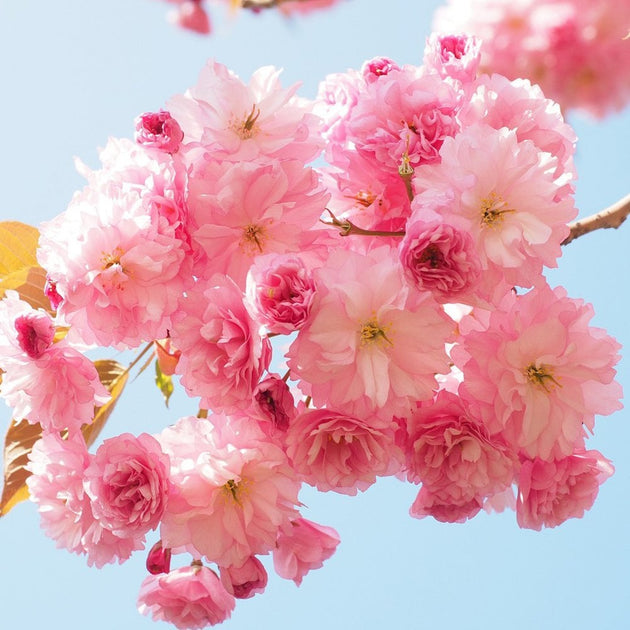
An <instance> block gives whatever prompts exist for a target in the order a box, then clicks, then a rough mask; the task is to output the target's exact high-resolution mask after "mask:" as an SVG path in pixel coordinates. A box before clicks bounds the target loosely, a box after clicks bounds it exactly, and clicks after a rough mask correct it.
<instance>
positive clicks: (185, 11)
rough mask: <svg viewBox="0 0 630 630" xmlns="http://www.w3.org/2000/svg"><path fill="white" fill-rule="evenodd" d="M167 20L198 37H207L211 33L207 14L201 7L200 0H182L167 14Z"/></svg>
mask: <svg viewBox="0 0 630 630" xmlns="http://www.w3.org/2000/svg"><path fill="white" fill-rule="evenodd" d="M169 20H170V21H171V22H172V23H173V24H175V25H176V26H179V27H181V28H184V29H186V30H187V31H192V32H193V33H199V34H200V35H208V34H209V33H210V31H211V25H210V18H209V17H208V13H207V12H206V10H205V9H204V8H203V7H202V6H201V0H184V2H181V3H179V6H178V7H177V9H176V10H174V11H173V12H171V13H170V14H169Z"/></svg>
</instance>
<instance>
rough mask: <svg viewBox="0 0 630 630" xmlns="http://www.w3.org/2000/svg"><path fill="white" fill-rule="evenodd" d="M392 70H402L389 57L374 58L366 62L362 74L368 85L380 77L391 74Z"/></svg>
mask: <svg viewBox="0 0 630 630" xmlns="http://www.w3.org/2000/svg"><path fill="white" fill-rule="evenodd" d="M392 70H400V67H399V66H398V64H397V63H396V62H395V61H393V60H392V59H389V58H388V57H374V59H370V60H369V61H366V62H365V63H364V64H363V66H362V68H361V74H362V75H363V78H364V79H365V82H366V83H374V81H378V79H379V78H380V77H383V76H385V75H387V74H389V73H390V72H391V71H392Z"/></svg>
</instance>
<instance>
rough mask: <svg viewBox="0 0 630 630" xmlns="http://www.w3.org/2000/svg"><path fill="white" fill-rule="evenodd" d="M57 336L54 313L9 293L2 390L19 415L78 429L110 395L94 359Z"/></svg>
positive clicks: (0, 308)
mask: <svg viewBox="0 0 630 630" xmlns="http://www.w3.org/2000/svg"><path fill="white" fill-rule="evenodd" d="M54 335H55V326H54V321H53V320H52V318H51V317H50V315H48V313H46V312H45V311H44V310H42V309H34V308H32V307H31V306H30V305H29V304H27V303H26V302H24V301H23V300H21V299H20V297H19V295H18V294H17V293H16V292H15V291H7V292H6V296H5V297H4V299H3V300H1V301H0V369H1V370H3V374H2V382H1V384H0V394H1V395H2V397H3V398H4V399H5V400H6V402H7V403H8V404H9V405H11V406H12V407H13V417H14V418H15V419H16V420H21V419H27V420H28V421H29V422H31V423H36V422H39V423H40V424H41V425H42V427H43V429H44V430H45V431H57V432H59V431H63V430H66V429H67V430H68V431H69V432H70V433H72V434H75V433H77V432H78V430H79V428H80V427H81V425H82V424H87V423H89V422H91V421H92V419H93V418H94V409H95V407H100V406H102V405H103V404H105V403H106V402H107V401H108V400H109V397H110V396H109V392H108V391H107V389H105V387H103V385H102V384H101V381H100V379H99V376H98V372H97V370H96V368H95V366H94V364H93V363H92V362H91V361H90V360H89V359H88V358H87V357H85V356H84V355H83V354H81V353H80V352H79V351H78V350H75V349H74V348H73V347H72V346H71V345H70V343H69V342H68V340H67V339H62V340H60V341H59V342H57V343H54Z"/></svg>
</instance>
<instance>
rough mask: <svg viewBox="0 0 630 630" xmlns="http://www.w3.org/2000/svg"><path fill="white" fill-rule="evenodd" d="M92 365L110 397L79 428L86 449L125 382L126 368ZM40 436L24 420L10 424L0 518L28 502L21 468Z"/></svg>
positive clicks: (104, 363)
mask: <svg viewBox="0 0 630 630" xmlns="http://www.w3.org/2000/svg"><path fill="white" fill-rule="evenodd" d="M94 365H95V367H96V370H97V372H98V376H99V378H100V379H101V382H102V383H103V385H104V386H105V387H106V388H107V389H108V390H109V392H110V394H111V396H112V397H111V399H110V400H109V402H107V403H106V404H105V405H103V406H102V407H98V408H97V409H96V410H95V414H94V421H93V422H91V423H90V424H84V425H83V426H82V427H81V432H82V433H83V437H84V438H85V443H86V444H87V445H88V447H89V446H90V445H91V444H93V443H94V441H95V440H96V438H97V437H98V435H99V433H100V432H101V431H102V429H103V427H104V426H105V423H106V422H107V420H108V419H109V417H110V415H111V414H112V412H113V411H114V407H115V406H116V403H117V402H118V399H119V398H120V395H121V394H122V391H123V389H124V388H125V385H126V383H127V379H128V378H129V372H128V370H127V368H125V367H124V366H123V365H121V364H120V363H118V362H117V361H113V360H111V359H102V360H99V361H94ZM41 435H42V428H41V426H40V425H39V424H30V423H28V422H27V421H26V420H22V421H21V422H16V421H15V420H12V421H11V425H10V426H9V430H8V431H7V435H6V438H5V441H4V487H3V488H2V496H1V497H0V516H4V515H5V514H7V513H8V512H9V510H11V509H12V508H13V507H15V506H16V505H17V504H18V503H20V502H21V501H24V500H25V499H28V488H27V486H26V479H27V478H28V476H29V475H30V472H28V470H26V468H25V467H26V465H27V463H28V456H29V454H30V452H31V450H32V448H33V444H35V442H37V440H39V438H40V437H41Z"/></svg>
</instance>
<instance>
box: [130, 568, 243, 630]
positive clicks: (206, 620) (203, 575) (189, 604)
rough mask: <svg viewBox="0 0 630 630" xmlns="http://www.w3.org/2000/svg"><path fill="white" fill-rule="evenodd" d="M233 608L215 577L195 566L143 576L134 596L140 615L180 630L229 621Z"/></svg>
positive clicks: (231, 601) (209, 571)
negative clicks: (170, 624) (136, 599)
mask: <svg viewBox="0 0 630 630" xmlns="http://www.w3.org/2000/svg"><path fill="white" fill-rule="evenodd" d="M235 605H236V602H235V601H234V597H233V596H232V595H231V594H230V593H229V592H228V591H227V590H226V589H225V586H223V584H222V582H221V580H220V579H219V578H218V577H217V574H216V573H215V572H214V571H212V569H209V568H208V567H205V566H198V565H196V564H194V565H192V566H190V567H182V568H180V569H173V570H172V571H170V572H169V573H162V574H160V575H149V576H147V577H146V578H145V579H144V582H142V585H141V586H140V593H139V594H138V610H139V611H140V613H141V614H143V615H150V616H151V618H152V619H153V620H154V621H165V622H167V623H172V624H173V625H174V626H175V627H176V628H179V629H180V630H193V629H198V628H206V627H207V626H214V625H216V624H219V623H222V622H224V621H225V620H226V619H229V618H230V616H231V614H232V611H233V610H234V606H235Z"/></svg>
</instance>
